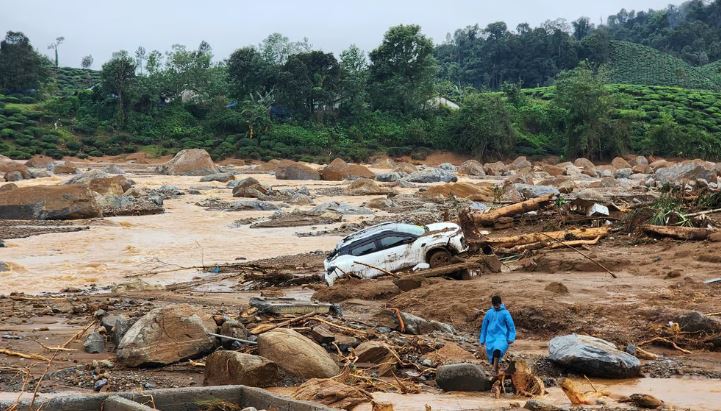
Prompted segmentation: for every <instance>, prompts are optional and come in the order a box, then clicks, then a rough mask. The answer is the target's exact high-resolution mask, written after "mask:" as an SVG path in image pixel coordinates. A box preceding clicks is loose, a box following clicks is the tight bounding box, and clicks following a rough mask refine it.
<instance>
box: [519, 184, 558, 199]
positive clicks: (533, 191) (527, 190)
mask: <svg viewBox="0 0 721 411" xmlns="http://www.w3.org/2000/svg"><path fill="white" fill-rule="evenodd" d="M513 188H515V189H516V190H518V192H519V193H521V194H523V196H524V197H525V198H535V197H541V196H545V195H548V194H553V195H559V194H560V193H561V192H560V191H558V189H557V188H556V187H551V186H542V185H536V184H520V183H516V184H514V185H513Z"/></svg>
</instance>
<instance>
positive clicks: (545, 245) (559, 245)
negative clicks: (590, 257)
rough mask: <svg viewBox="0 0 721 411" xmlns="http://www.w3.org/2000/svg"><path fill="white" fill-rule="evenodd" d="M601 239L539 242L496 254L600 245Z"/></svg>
mask: <svg viewBox="0 0 721 411" xmlns="http://www.w3.org/2000/svg"><path fill="white" fill-rule="evenodd" d="M600 239H601V237H600V236H599V237H596V238H594V239H593V240H571V241H559V242H553V241H539V242H537V243H530V244H521V245H517V246H513V247H511V248H500V249H497V250H496V253H498V254H518V253H522V252H524V251H526V250H539V249H541V248H550V249H556V248H563V247H569V246H571V247H573V246H578V245H595V244H598V240H600Z"/></svg>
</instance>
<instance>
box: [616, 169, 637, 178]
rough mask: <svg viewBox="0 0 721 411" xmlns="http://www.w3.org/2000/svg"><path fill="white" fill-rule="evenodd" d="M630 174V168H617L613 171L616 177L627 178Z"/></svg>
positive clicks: (631, 172) (631, 171)
mask: <svg viewBox="0 0 721 411" xmlns="http://www.w3.org/2000/svg"><path fill="white" fill-rule="evenodd" d="M631 174H633V170H632V169H630V168H619V169H618V170H616V173H614V177H616V178H629V177H631Z"/></svg>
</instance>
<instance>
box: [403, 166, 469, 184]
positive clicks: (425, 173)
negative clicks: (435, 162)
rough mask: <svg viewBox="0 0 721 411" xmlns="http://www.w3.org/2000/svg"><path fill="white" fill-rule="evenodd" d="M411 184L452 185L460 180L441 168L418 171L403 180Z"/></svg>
mask: <svg viewBox="0 0 721 411" xmlns="http://www.w3.org/2000/svg"><path fill="white" fill-rule="evenodd" d="M403 180H405V181H409V182H411V183H441V182H443V183H451V182H455V181H458V178H457V177H456V176H455V175H454V174H453V173H452V172H450V171H447V170H441V169H439V168H427V169H425V170H420V171H416V172H414V173H411V174H409V175H407V176H406V177H404V178H403Z"/></svg>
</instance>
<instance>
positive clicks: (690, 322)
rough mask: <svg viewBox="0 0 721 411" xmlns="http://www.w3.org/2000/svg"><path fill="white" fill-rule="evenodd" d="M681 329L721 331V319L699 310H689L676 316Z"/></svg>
mask: <svg viewBox="0 0 721 411" xmlns="http://www.w3.org/2000/svg"><path fill="white" fill-rule="evenodd" d="M675 320H676V322H677V323H678V325H679V326H680V327H681V330H683V331H685V332H689V333H704V334H714V333H717V332H721V321H718V320H716V319H715V318H713V317H709V316H707V315H704V314H703V313H700V312H698V311H689V312H686V313H684V314H680V315H678V316H676V318H675Z"/></svg>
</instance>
